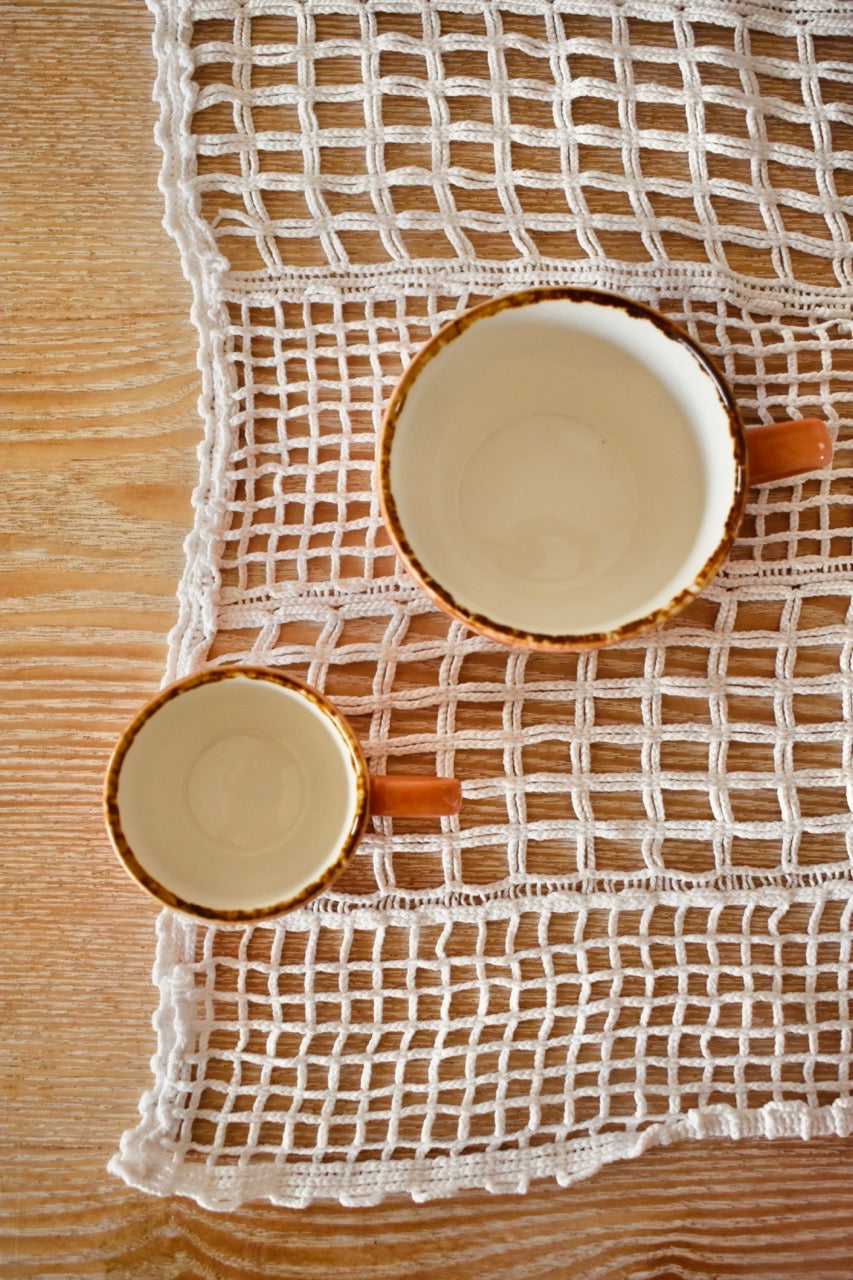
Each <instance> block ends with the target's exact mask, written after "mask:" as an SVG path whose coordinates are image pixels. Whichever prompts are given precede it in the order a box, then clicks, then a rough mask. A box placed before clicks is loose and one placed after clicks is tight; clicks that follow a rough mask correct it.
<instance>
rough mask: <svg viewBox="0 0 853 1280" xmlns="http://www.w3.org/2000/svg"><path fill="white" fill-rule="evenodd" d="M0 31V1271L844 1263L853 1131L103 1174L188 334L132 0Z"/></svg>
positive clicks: (702, 1268)
mask: <svg viewBox="0 0 853 1280" xmlns="http://www.w3.org/2000/svg"><path fill="white" fill-rule="evenodd" d="M4 43H5V50H6V58H5V60H4V74H3V76H2V78H0V95H2V98H3V120H4V130H3V140H2V144H0V166H1V167H2V169H1V171H0V180H2V186H3V195H4V198H3V200H2V202H0V220H2V235H0V252H2V259H3V261H2V268H3V270H2V278H3V281H4V287H3V294H2V307H3V326H2V335H0V336H2V348H0V351H1V352H2V354H0V361H1V362H2V363H1V364H0V378H1V379H2V402H1V403H2V411H3V414H2V416H3V431H2V440H1V441H0V450H1V451H2V475H3V484H2V490H0V539H2V551H3V558H2V562H0V580H2V588H3V590H2V597H3V619H2V635H0V646H2V662H0V678H2V700H0V715H2V719H3V732H2V736H0V753H2V766H3V767H2V774H0V784H2V793H1V794H2V800H0V804H2V822H0V847H2V860H1V861H0V866H2V893H3V897H2V902H3V942H4V950H5V964H4V965H3V968H2V977H0V993H2V1002H3V1026H4V1036H3V1047H2V1055H3V1060H4V1081H3V1088H2V1104H0V1105H2V1116H0V1119H1V1120H2V1123H1V1124H0V1145H2V1151H0V1179H2V1211H3V1219H2V1227H0V1259H2V1262H0V1266H2V1268H3V1270H2V1274H3V1275H4V1276H10V1277H32V1276H37V1277H48V1276H50V1277H56V1276H63V1277H64V1276H68V1277H71V1276H75V1277H76V1276H86V1277H107V1276H110V1277H128V1278H136V1277H139V1278H140V1280H160V1278H163V1280H166V1278H168V1280H177V1278H179V1277H180V1278H182V1280H188V1278H190V1277H217V1278H224V1277H257V1276H259V1275H264V1276H300V1277H301V1276H304V1277H313V1276H316V1277H327V1276H333V1275H334V1276H337V1275H348V1276H351V1277H367V1276H370V1277H384V1276H387V1277H410V1276H428V1275H433V1274H440V1275H442V1276H444V1277H448V1280H452V1278H455V1277H460V1278H461V1277H463V1276H464V1277H480V1276H482V1277H490V1278H494V1280H510V1277H513V1278H516V1277H517V1278H519V1280H521V1278H522V1277H537V1280H546V1278H549V1277H554V1278H563V1277H566V1278H570V1277H583V1278H584V1280H616V1278H617V1277H619V1278H626V1280H627V1278H628V1277H630V1278H631V1280H686V1278H687V1277H700V1276H702V1277H710V1276H713V1277H734V1276H744V1277H746V1276H749V1277H758V1278H759V1280H781V1278H782V1277H793V1276H804V1277H811V1278H812V1280H819V1278H820V1277H829V1276H851V1275H853V1179H851V1178H850V1175H849V1169H850V1157H851V1154H853V1142H846V1143H845V1142H840V1141H837V1140H832V1139H827V1140H821V1141H815V1142H811V1143H792V1142H779V1143H773V1144H770V1143H758V1142H751V1143H742V1144H725V1143H717V1144H711V1145H702V1146H696V1147H691V1146H689V1145H683V1146H680V1147H677V1148H672V1149H670V1150H660V1151H657V1152H654V1153H652V1154H650V1155H648V1156H646V1157H644V1158H642V1159H639V1160H637V1161H635V1162H633V1163H631V1164H630V1165H627V1166H622V1167H619V1166H614V1167H611V1168H609V1169H606V1170H605V1171H604V1172H602V1173H601V1174H599V1175H598V1176H596V1177H594V1178H592V1179H590V1180H589V1181H587V1182H585V1183H581V1184H579V1185H577V1186H575V1187H573V1188H570V1189H569V1190H560V1189H557V1188H554V1187H552V1186H544V1187H540V1188H537V1189H535V1190H534V1191H533V1192H532V1193H531V1194H529V1195H527V1196H525V1197H506V1198H493V1197H490V1196H488V1195H486V1194H469V1195H466V1196H464V1197H459V1198H458V1199H456V1200H453V1201H451V1202H449V1203H447V1202H444V1203H439V1204H435V1205H428V1206H415V1205H412V1204H411V1203H410V1202H408V1201H402V1200H401V1201H398V1202H394V1203H389V1204H387V1205H384V1206H381V1207H379V1208H376V1209H371V1210H358V1211H356V1210H347V1209H342V1208H339V1207H326V1208H314V1209H311V1210H306V1211H301V1212H300V1211H290V1210H283V1209H277V1208H274V1207H270V1206H259V1207H250V1208H246V1209H244V1210H242V1211H240V1212H238V1213H235V1214H231V1215H227V1216H218V1215H213V1214H209V1213H206V1212H205V1211H203V1210H200V1209H198V1208H197V1207H196V1206H195V1205H194V1204H192V1203H189V1202H186V1201H180V1200H158V1199H156V1198H152V1197H148V1196H145V1195H142V1194H139V1193H137V1192H134V1191H131V1190H129V1189H127V1188H126V1187H124V1186H123V1185H122V1184H121V1183H119V1182H117V1181H115V1180H114V1179H112V1178H110V1177H109V1176H108V1175H107V1174H106V1172H105V1164H106V1161H107V1160H108V1158H109V1157H110V1155H111V1154H112V1153H113V1152H114V1150H115V1148H116V1145H117V1142H118V1139H119V1136H120V1134H121V1132H122V1131H123V1130H124V1129H125V1128H126V1127H127V1126H128V1125H130V1124H131V1123H133V1121H134V1117H135V1113H136V1105H137V1101H138V1098H139V1096H140V1094H141V1092H142V1091H143V1090H144V1089H145V1088H146V1087H147V1085H148V1083H149V1067H148V1060H149V1057H150V1055H151V1052H152V1050H153V1046H154V1040H153V1033H152V1030H151V1024H150V1017H151V1012H152V1010H153V1006H154V991H153V989H152V987H151V982H150V971H151V962H152V957H153V950H154V943H153V922H154V910H153V909H152V908H150V907H149V906H148V905H147V903H146V902H145V900H144V899H143V898H142V896H141V895H139V894H138V893H137V892H136V891H135V890H134V889H133V887H132V886H131V885H130V884H129V883H128V882H127V881H126V880H125V878H124V876H123V874H122V873H121V871H120V870H119V868H118V866H117V864H116V863H115V860H114V859H113V857H112V855H111V853H110V851H109V848H108V844H107V840H106V837H105V835H104V832H103V830H102V827H101V817H100V807H99V796H100V786H101V777H102V773H103V769H104V766H105V763H106V759H107V755H108V752H109V750H110V747H111V744H112V742H113V740H114V738H115V736H116V734H117V732H118V731H119V729H120V727H121V726H122V724H123V723H124V722H125V720H126V719H127V718H128V717H129V716H130V715H131V713H132V712H133V711H134V709H135V708H136V707H137V706H138V705H139V703H140V702H141V701H143V700H144V698H145V697H147V696H148V695H149V694H150V693H151V692H153V691H154V689H155V688H156V686H157V684H158V682H159V679H160V676H161V673H162V669H163V664H164V659H165V651H166V635H167V632H168V629H169V627H170V625H171V624H172V622H173V620H174V617H175V612H176V609H175V603H174V593H175V587H176V583H177V579H178V575H179V572H180V568H181V563H182V551H181V545H182V541H183V538H184V536H185V534H186V532H187V530H188V529H189V526H190V521H191V509H190V493H191V488H192V484H193V480H194V475H195V470H196V467H195V456H194V449H195V445H196V442H197V440H198V438H199V434H200V428H199V423H198V419H197V414H196V399H197V395H198V376H197V371H196V367H195V347H196V341H195V335H194V332H193V330H192V328H191V326H190V324H189V321H188V314H189V305H190V295H189V289H188V286H187V285H186V284H185V282H184V281H183V279H182V277H181V274H180V269H179V265H178V259H177V253H176V250H175V248H174V246H173V244H172V243H171V242H170V241H169V240H168V238H167V236H166V234H165V232H164V231H163V230H162V228H161V225H160V219H161V214H162V201H161V196H160V193H159V191H158V189H157V171H158V166H159V157H158V154H157V151H156V149H155V147H154V144H153V141H152V126H153V123H154V118H155V111H154V107H153V106H152V104H151V101H150V97H151V84H152V80H153V75H154V65H153V61H152V57H151V52H150V18H149V16H148V14H147V12H146V10H145V8H144V6H143V4H142V3H141V0H112V2H110V0H97V2H92V3H83V2H76V3H75V2H72V0H65V2H62V0H52V2H49V0H41V2H33V3H25V2H20V3H16V4H13V5H9V6H8V7H6V9H5V12H4Z"/></svg>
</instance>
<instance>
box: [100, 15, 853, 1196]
mask: <svg viewBox="0 0 853 1280" xmlns="http://www.w3.org/2000/svg"><path fill="white" fill-rule="evenodd" d="M149 4H150V7H151V9H152V12H153V15H154V18H155V37H154V47H155V52H156V57H157V63H158V73H157V83H156V97H157V99H158V101H159V104H160V109H161V120H160V126H159V141H160V144H161V146H162V148H163V153H164V163H163V171H162V188H163V194H164V197H165V202H166V224H167V226H168V228H169V230H170V231H171V232H172V233H173V235H174V236H175V238H176V240H177V242H178V244H179V246H180V250H181V255H182V260H183V265H184V269H185V271H186V273H187V275H188V277H189V279H190V280H191V282H192V285H193V288H194V298H195V302H194V309H193V317H194V320H195V323H196V325H197V327H198V332H199V335H200V357H199V364H200V369H201V376H202V397H201V412H202V416H203V419H204V424H205V436H204V442H203V445H202V447H201V449H200V455H199V456H200V465H201V476H200V483H199V487H198V490H197V494H196V521H195V527H194V530H193V532H192V534H191V536H190V538H189V540H188V543H187V560H186V571H185V574H184V578H183V582H182V585H181V589H180V602H181V613H180V621H179V624H178V626H177V628H176V630H175V632H174V634H173V637H172V643H171V658H170V666H169V671H168V677H169V678H173V677H175V676H177V675H182V674H186V673H189V672H191V671H194V670H197V669H198V668H200V667H201V666H203V665H204V664H206V663H222V662H230V661H235V660H242V661H252V662H262V663H267V664H273V665H277V666H279V667H281V668H282V669H286V670H289V671H292V672H294V673H295V674H298V675H300V676H304V677H306V678H307V679H308V680H310V681H311V682H312V683H313V684H314V685H316V686H318V687H319V688H320V689H323V690H325V691H326V693H327V694H329V696H330V697H332V699H333V700H334V701H336V702H337V704H338V705H339V706H340V707H341V709H342V710H343V711H344V712H345V713H346V714H347V715H348V716H349V717H350V719H351V721H352V723H353V725H354V727H355V728H356V730H357V732H358V733H359V735H360V737H361V740H362V742H363V744H364V747H365V751H366V754H367V757H368V761H369V763H370V765H371V767H372V768H374V769H375V770H377V771H386V770H387V771H412V772H422V773H430V772H435V771H437V772H439V773H442V774H455V775H456V776H457V777H459V778H460V779H461V780H462V783H463V789H464V803H463V808H462V812H461V814H460V815H459V816H458V818H452V819H444V820H442V821H441V823H436V822H432V821H430V822H417V821H413V820H409V821H391V820H389V819H381V820H375V821H374V824H373V829H372V831H371V832H370V834H369V835H368V836H367V838H366V839H365V841H364V843H363V845H362V847H361V849H360V851H359V854H358V856H357V857H356V859H355V860H354V862H353V863H352V864H351V866H350V868H349V869H348V871H347V872H346V874H345V875H344V877H343V878H342V879H341V880H340V881H339V882H337V884H336V885H335V886H334V888H333V890H332V891H331V892H328V893H326V894H325V895H323V896H322V897H321V898H320V899H318V900H316V901H315V902H314V903H313V904H311V905H310V906H308V907H306V908H304V909H301V910H299V911H297V912H295V913H293V914H292V915H290V916H288V917H287V918H285V919H284V920H282V921H280V922H278V923H275V924H271V925H265V926H257V927H254V928H244V929H218V928H212V927H203V926H197V925H195V924H193V923H190V922H187V921H185V920H184V919H182V918H180V917H178V916H176V915H172V914H170V913H168V912H166V913H164V914H163V915H162V917H161V918H160V921H159V927H158V944H157V961H156V980H157V982H158V984H159V988H160V1006H159V1011H158V1012H157V1014H156V1018H155V1024H156V1030H157V1037H158V1041H157V1051H156V1055H155V1058H154V1062H153V1066H154V1072H155V1080H154V1084H153V1086H152V1088H151V1090H150V1092H148V1093H147V1094H146V1096H145V1097H144V1098H143V1100H142V1103H141V1108H140V1109H141V1120H140V1122H139V1124H138V1126H137V1127H136V1128H135V1129H134V1130H133V1131H131V1132H129V1133H128V1134H126V1135H125V1137H124V1139H123V1141H122V1146H121V1154H120V1155H119V1156H117V1157H116V1158H115V1159H114V1160H113V1162H112V1165H111V1167H112V1169H113V1170H114V1171H115V1172H116V1173H118V1174H119V1175H121V1176H122V1177H124V1178H125V1179H126V1180H127V1181H128V1182H130V1183H132V1184H134V1185H136V1186H138V1187H142V1188H144V1189H146V1190H149V1191H155V1192H161V1193H170V1192H178V1193H182V1194H186V1195H190V1196H193V1197H195V1198H196V1199H197V1200H198V1201H200V1202H201V1203H202V1204H205V1205H208V1206H211V1207H215V1208H230V1207H234V1206H236V1205H238V1204H239V1203H241V1202H242V1201H243V1200H245V1199H247V1198H257V1197H267V1198H269V1199H271V1200H273V1201H276V1202H278V1203H282V1204H289V1205H302V1204H307V1203H309V1202H310V1201H311V1200H312V1199H314V1198H316V1197H335V1198H337V1199H339V1200H341V1201H344V1202H346V1203H349V1204H366V1203H373V1202H376V1201H378V1200H380V1199H381V1198H382V1197H383V1196H385V1195H387V1194H389V1193H392V1192H406V1193H408V1194H410V1195H411V1196H413V1197H414V1198H415V1199H424V1198H427V1197H434V1196H440V1195H448V1194H451V1193H453V1192H454V1191H456V1190H458V1189H460V1188H463V1187H472V1186H478V1187H489V1188H491V1189H493V1190H507V1191H518V1190H523V1189H524V1188H526V1187H527V1186H528V1184H529V1182H530V1180H531V1179H533V1178H540V1177H544V1176H548V1177H555V1178H557V1179H558V1180H559V1181H560V1182H561V1183H563V1184H565V1183H568V1182H570V1181H572V1180H574V1179H577V1178H580V1177H583V1176H586V1175H588V1174H590V1173H592V1172H593V1171H594V1170H596V1169H598V1168H599V1167H601V1166H602V1165H603V1164H604V1163H605V1162H607V1161H611V1160H615V1159H622V1158H627V1157H629V1156H633V1155H636V1154H637V1153H639V1152H641V1151H643V1150H645V1149H647V1148H649V1147H651V1146H654V1145H655V1144H660V1143H668V1142H672V1141H675V1140H680V1139H686V1138H692V1139H700V1138H704V1137H711V1136H719V1135H727V1136H730V1137H739V1136H741V1135H747V1134H763V1135H765V1136H768V1137H772V1136H774V1135H780V1134H784V1135H791V1134H799V1135H802V1136H803V1137H808V1136H810V1135H812V1134H826V1133H838V1134H848V1133H850V1132H851V1131H853V1105H852V1104H851V1101H850V1059H851V1025H853V1020H851V1010H850V1004H849V994H848V993H849V974H850V936H851V934H850V924H851V912H853V896H851V891H850V888H851V886H850V880H851V857H852V856H853V820H852V819H851V807H853V611H851V592H850V583H851V572H853V467H851V463H853V430H851V425H853V424H851V416H850V415H851V393H853V356H851V349H852V347H851V319H850V313H851V299H853V255H851V247H850V241H851V235H850V227H849V222H848V218H849V215H850V212H851V207H853V206H851V191H853V181H851V169H853V164H851V161H853V154H852V153H851V148H853V106H851V102H853V89H851V84H853V39H851V28H850V9H849V6H848V5H847V4H845V3H840V2H839V3H829V2H826V3H825V2H822V0H796V3H794V2H792V0H790V2H789V0H766V2H764V3H758V2H755V3H753V2H750V0H683V2H682V3H679V4H678V5H674V4H671V3H668V2H667V3H663V2H657V0H642V2H636V3H635V2H634V0H584V2H583V3H574V2H572V0H499V2H493V0H243V2H240V0H149ZM566 283H582V284H588V285H596V286H600V287H605V288H610V289H617V290H621V291H623V292H625V293H626V294H630V295H632V296H634V297H637V298H639V299H642V300H643V301H645V302H648V303H650V304H651V305H653V306H655V307H657V308H659V309H660V310H662V311H663V312H664V313H665V314H666V315H668V316H670V317H672V318H673V319H674V320H676V321H677V322H678V323H679V324H681V325H683V326H684V327H685V328H686V329H687V330H688V332H689V333H690V334H691V335H692V336H693V337H695V338H696V339H698V340H699V341H701V342H702V343H704V344H705V345H706V347H707V348H708V350H709V351H710V352H711V353H712V355H713V356H714V357H715V358H716V360H717V362H718V364H719V365H720V367H721V368H722V369H723V370H724V372H725V373H726V375H727V376H728V378H729V379H730V381H731V383H732V384H733V386H734V388H735V390H736V393H737V395H738V397H739V399H740V403H741V405H742V408H743V414H744V417H745V420H746V421H747V422H754V423H761V422H765V421H769V420H771V419H774V418H775V419H781V418H787V417H796V416H800V415H815V414H819V415H821V416H823V417H824V418H825V419H826V420H827V421H828V423H829V425H830V427H831V429H832V432H833V438H834V459H833V464H832V467H831V468H830V469H828V470H827V471H826V472H825V473H823V474H816V475H812V476H810V477H808V478H806V479H803V480H796V481H789V482H785V483H781V484H776V485H773V486H767V487H765V488H763V489H760V490H754V491H753V493H752V501H751V505H750V506H749V509H748V512H747V517H746V520H745V523H744V525H743V527H742V530H741V536H740V538H739V540H738V542H737V544H736V546H735V548H734V550H733V553H732V555H731V558H730V560H729V562H728V564H727V566H726V568H725V569H724V571H723V573H722V574H721V575H720V576H719V578H718V579H717V580H716V581H715V583H714V584H713V585H712V586H711V587H709V588H708V589H707V590H706V591H705V592H704V594H703V595H702V596H701V597H700V599H698V600H697V601H696V602H695V603H694V604H693V605H692V606H690V607H689V608H688V609H687V611H686V612H685V613H683V614H682V615H681V616H680V617H678V618H677V619H675V620H673V621H671V622H669V623H668V624H667V625H665V626H664V627H662V628H661V629H659V630H658V631H656V632H654V633H652V634H650V635H648V636H645V637H643V638H641V639H640V640H636V641H633V642H630V643H626V644H624V645H622V646H620V647H617V648H613V649H606V650H602V651H600V652H598V653H595V652H591V653H584V654H581V655H573V656H555V655H544V654H527V653H522V652H514V651H510V650H507V649H504V648H501V647H499V646H497V645H495V644H492V643H491V642H489V641H487V640H485V639H483V638H482V637H479V636H477V635H475V634H474V633H472V632H470V631H468V630H466V629H465V628H464V627H462V626H461V625H458V624H456V623H454V622H451V621H450V620H449V619H448V618H446V617H445V616H444V615H443V614H440V613H438V612H437V611H436V610H435V609H434V608H433V607H432V606H431V605H430V604H429V603H428V602H427V601H426V600H425V598H424V597H423V596H422V595H421V594H420V593H419V592H418V590H417V589H416V588H415V587H414V586H413V584H412V583H411V581H410V580H409V579H408V578H407V577H406V576H405V574H404V573H403V572H402V571H401V569H400V566H399V564H398V563H397V561H396V560H395V557H394V555H393V553H392V551H391V549H390V545H389V541H388V538H387V537H386V535H385V532H384V529H383V527H382V522H381V519H380V515H379V510H378V505H377V499H376V495H375V492H374V487H373V456H374V448H375V440H376V430H377V426H378V424H379V422H380V418H381V413H382V408H383V404H384V402H385V400H386V398H387V395H388V393H389V391H390V389H391V387H392V386H393V385H394V383H395V381H396V379H397V378H398V377H399V375H400V373H401V371H402V369H403V368H404V367H405V365H406V364H407V362H408V361H409V359H410V358H411V356H412V354H413V352H414V351H415V350H416V349H417V348H418V346H419V345H420V344H421V343H422V342H423V341H424V340H425V339H426V338H427V337H428V336H429V335H430V334H431V333H433V332H435V330H436V328H437V327H438V326H439V325H441V324H442V323H444V322H445V321H447V320H449V319H451V318H452V317H454V316H456V315H458V314H459V313H460V311H462V310H463V309H464V308H466V307H468V306H470V305H472V304H473V303H476V302H478V301H480V300H482V299H484V298H486V297H489V296H493V295H495V294H497V293H500V292H506V291H509V290H511V289H514V288H517V287H520V286H528V285H547V284H566Z"/></svg>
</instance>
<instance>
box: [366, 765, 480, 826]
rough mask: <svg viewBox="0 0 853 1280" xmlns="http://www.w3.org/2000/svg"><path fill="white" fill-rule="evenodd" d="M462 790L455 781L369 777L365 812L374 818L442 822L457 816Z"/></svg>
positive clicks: (385, 776) (445, 779)
mask: <svg viewBox="0 0 853 1280" xmlns="http://www.w3.org/2000/svg"><path fill="white" fill-rule="evenodd" d="M461 803H462V787H461V786H460V784H459V782H458V780H457V779H456V778H415V777H407V776H406V775H405V774H371V776H370V801H369V806H368V807H369V809H370V813H371V815H372V816H373V817H374V818H385V817H393V818H446V817H450V815H451V814H454V813H458V812H459V808H460V805H461Z"/></svg>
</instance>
